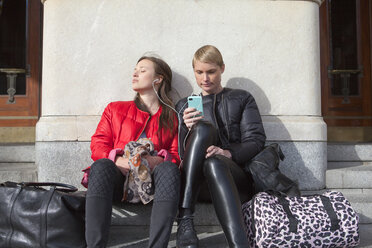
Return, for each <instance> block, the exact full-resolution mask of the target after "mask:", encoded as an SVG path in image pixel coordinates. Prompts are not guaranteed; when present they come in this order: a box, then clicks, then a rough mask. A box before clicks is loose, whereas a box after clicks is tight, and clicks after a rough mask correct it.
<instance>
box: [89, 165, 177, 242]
mask: <svg viewBox="0 0 372 248" xmlns="http://www.w3.org/2000/svg"><path fill="white" fill-rule="evenodd" d="M152 177H153V182H154V185H155V195H154V202H153V207H152V212H151V224H150V238H149V247H167V244H168V241H169V237H170V233H171V228H172V224H173V221H174V218H175V216H176V213H177V207H178V202H179V192H180V172H179V169H178V167H177V165H175V164H173V163H171V162H164V163H161V164H159V165H158V166H157V167H155V169H154V171H153V174H152ZM124 181H125V177H124V176H123V175H122V174H121V172H120V170H119V169H118V168H117V166H116V165H115V163H114V162H112V161H111V160H109V159H100V160H97V161H95V162H94V163H93V164H92V166H91V170H90V174H89V184H88V191H87V201H86V233H85V237H86V241H87V245H88V248H91V247H106V245H107V241H108V235H109V229H110V223H111V212H112V203H113V202H120V201H121V199H122V197H123V185H124Z"/></svg>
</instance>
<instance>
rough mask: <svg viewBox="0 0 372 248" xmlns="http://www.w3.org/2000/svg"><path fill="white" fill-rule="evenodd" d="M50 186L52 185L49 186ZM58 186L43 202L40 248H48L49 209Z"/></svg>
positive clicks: (52, 187)
mask: <svg viewBox="0 0 372 248" xmlns="http://www.w3.org/2000/svg"><path fill="white" fill-rule="evenodd" d="M48 186H50V185H48ZM55 190H56V186H51V188H50V189H49V190H48V193H47V194H46V195H45V196H44V199H43V202H42V204H41V207H40V247H41V248H47V233H48V225H47V221H48V218H47V217H48V208H49V204H50V201H51V200H52V197H53V194H54V192H55Z"/></svg>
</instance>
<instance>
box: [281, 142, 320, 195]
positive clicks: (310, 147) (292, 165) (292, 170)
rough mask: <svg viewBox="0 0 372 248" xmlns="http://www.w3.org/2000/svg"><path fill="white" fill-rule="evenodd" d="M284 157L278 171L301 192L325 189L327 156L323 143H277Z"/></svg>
mask: <svg viewBox="0 0 372 248" xmlns="http://www.w3.org/2000/svg"><path fill="white" fill-rule="evenodd" d="M277 143H278V144H280V147H281V148H282V150H283V153H284V155H285V156H286V157H285V159H284V161H282V162H281V163H280V165H279V169H280V170H281V171H282V172H283V173H284V174H285V175H287V176H288V177H289V178H291V179H293V180H294V181H297V182H298V184H299V186H300V189H301V190H319V189H323V188H325V171H326V168H327V154H326V149H327V148H326V146H327V144H326V143H325V142H277Z"/></svg>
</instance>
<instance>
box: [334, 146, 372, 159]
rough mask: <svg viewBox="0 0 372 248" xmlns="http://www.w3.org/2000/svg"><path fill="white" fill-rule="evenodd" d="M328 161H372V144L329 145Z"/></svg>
mask: <svg viewBox="0 0 372 248" xmlns="http://www.w3.org/2000/svg"><path fill="white" fill-rule="evenodd" d="M327 157H328V161H372V143H328V145H327Z"/></svg>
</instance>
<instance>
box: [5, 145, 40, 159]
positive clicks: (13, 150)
mask: <svg viewBox="0 0 372 248" xmlns="http://www.w3.org/2000/svg"><path fill="white" fill-rule="evenodd" d="M1 162H26V163H34V162H35V144H2V145H0V163H1Z"/></svg>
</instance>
